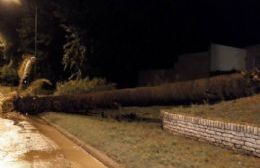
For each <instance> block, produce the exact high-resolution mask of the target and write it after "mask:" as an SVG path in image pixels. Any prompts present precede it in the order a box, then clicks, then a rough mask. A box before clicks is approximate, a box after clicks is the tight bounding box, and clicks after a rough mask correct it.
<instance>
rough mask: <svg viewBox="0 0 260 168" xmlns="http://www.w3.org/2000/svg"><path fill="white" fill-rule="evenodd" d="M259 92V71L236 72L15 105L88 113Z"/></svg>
mask: <svg viewBox="0 0 260 168" xmlns="http://www.w3.org/2000/svg"><path fill="white" fill-rule="evenodd" d="M259 92H260V72H259V70H255V71H253V72H247V73H236V74H231V75H223V76H217V77H211V78H205V79H198V80H193V81H186V82H177V83H172V84H165V85H161V86H156V87H140V88H133V89H121V90H115V91H106V92H98V93H91V94H83V95H75V96H49V97H25V98H18V99H17V100H16V101H15V108H16V110H18V111H20V112H25V113H40V112H45V111H57V112H59V111H60V112H72V113H83V114H84V113H87V112H88V110H89V109H94V108H115V107H119V106H150V105H183V104H193V103H197V104H199V103H205V102H209V103H214V102H218V101H222V100H231V99H237V98H241V97H246V96H250V95H253V94H255V93H259Z"/></svg>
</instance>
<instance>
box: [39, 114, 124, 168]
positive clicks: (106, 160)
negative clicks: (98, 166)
mask: <svg viewBox="0 0 260 168" xmlns="http://www.w3.org/2000/svg"><path fill="white" fill-rule="evenodd" d="M39 118H40V119H41V120H43V121H44V122H46V123H47V124H48V125H50V126H52V127H53V128H55V129H56V130H58V131H59V132H60V133H61V134H62V135H64V136H65V137H67V138H68V139H70V140H71V141H73V142H74V143H76V144H77V145H78V146H80V147H81V148H82V149H84V150H85V151H86V152H88V153H89V154H90V155H92V156H93V157H94V158H96V159H97V160H99V161H100V162H101V163H103V164H104V165H105V166H107V167H109V168H124V166H122V165H120V164H118V163H117V162H116V161H114V160H113V159H111V158H110V157H108V156H107V155H106V154H105V153H103V152H101V151H99V150H98V149H96V148H94V147H92V146H90V145H88V144H86V143H84V142H83V141H81V140H80V139H78V138H77V137H75V136H74V135H72V134H71V133H69V132H68V131H66V130H65V129H63V128H61V127H60V126H59V125H57V124H54V123H52V122H50V121H48V120H47V119H46V118H45V117H42V116H41V117H39Z"/></svg>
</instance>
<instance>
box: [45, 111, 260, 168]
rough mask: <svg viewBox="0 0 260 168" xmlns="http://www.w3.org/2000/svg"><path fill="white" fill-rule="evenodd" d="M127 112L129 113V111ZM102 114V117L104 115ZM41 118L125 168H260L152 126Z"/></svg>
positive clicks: (77, 117) (142, 113)
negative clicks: (61, 128)
mask: <svg viewBox="0 0 260 168" xmlns="http://www.w3.org/2000/svg"><path fill="white" fill-rule="evenodd" d="M156 108H158V109H159V107H156ZM127 110H129V111H130V113H131V111H133V108H130V109H127ZM127 110H126V111H127ZM135 110H137V111H138V110H139V112H138V114H139V116H149V115H147V114H146V113H147V112H148V108H147V109H146V110H144V111H143V110H142V109H138V108H135ZM155 111H157V110H155ZM110 112H111V111H110ZM103 113H104V114H105V112H104V111H103ZM114 113H118V114H120V113H122V111H121V112H116V111H115V110H114ZM157 114H158V113H157ZM43 116H44V117H45V118H47V119H48V120H49V121H51V122H53V123H55V124H58V125H59V126H61V127H63V128H64V129H66V130H67V131H69V132H70V133H72V134H74V135H75V136H77V137H78V138H80V139H81V140H83V141H84V142H86V143H87V144H90V145H92V146H94V147H96V148H97V149H99V150H101V151H103V152H105V153H106V154H107V155H108V156H110V157H111V158H113V159H115V160H116V161H117V162H119V163H121V164H123V165H125V166H126V167H127V168H148V167H149V168H175V167H176V168H245V167H246V168H258V167H259V166H260V159H259V158H255V157H251V156H245V155H241V154H236V153H234V152H232V151H229V150H225V149H222V148H219V147H215V146H212V145H209V144H207V143H201V142H197V141H193V140H190V139H186V138H184V137H180V136H173V135H170V134H168V133H167V132H165V131H163V130H162V129H161V127H160V124H159V123H156V122H149V123H147V122H136V121H133V122H125V121H122V120H121V121H117V120H114V119H108V118H106V119H102V118H98V117H90V116H80V115H71V114H63V113H45V114H43ZM157 117H159V116H157Z"/></svg>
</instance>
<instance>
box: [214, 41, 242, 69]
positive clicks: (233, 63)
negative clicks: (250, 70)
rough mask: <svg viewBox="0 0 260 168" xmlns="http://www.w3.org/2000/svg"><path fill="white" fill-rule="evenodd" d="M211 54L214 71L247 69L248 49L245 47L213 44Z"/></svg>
mask: <svg viewBox="0 0 260 168" xmlns="http://www.w3.org/2000/svg"><path fill="white" fill-rule="evenodd" d="M210 55H211V71H212V72H215V71H232V70H245V69H246V58H247V50H245V49H239V48H235V47H229V46H224V45H219V44H212V45H211V50H210Z"/></svg>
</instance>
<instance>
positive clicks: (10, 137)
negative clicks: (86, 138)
mask: <svg viewBox="0 0 260 168" xmlns="http://www.w3.org/2000/svg"><path fill="white" fill-rule="evenodd" d="M45 129H47V130H48V131H51V132H52V136H50V137H47V136H48V135H47V136H45V135H43V134H42V133H40V131H39V130H38V129H36V127H34V126H33V125H32V124H30V123H29V122H28V121H21V122H14V121H11V120H6V119H0V134H1V136H0V167H4V168H53V167H55V168H105V166H104V165H103V164H102V163H100V162H99V161H98V160H96V159H95V158H93V157H92V156H91V155H89V154H88V153H86V152H85V151H84V150H83V149H81V148H80V147H79V146H77V145H76V144H74V143H73V142H71V141H70V140H68V139H67V138H65V137H64V136H62V135H61V134H59V133H58V132H55V131H54V130H51V128H49V127H48V126H47V127H46V128H45ZM52 138H55V141H54V140H52Z"/></svg>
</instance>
